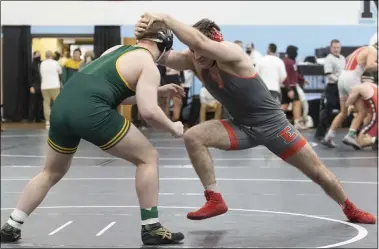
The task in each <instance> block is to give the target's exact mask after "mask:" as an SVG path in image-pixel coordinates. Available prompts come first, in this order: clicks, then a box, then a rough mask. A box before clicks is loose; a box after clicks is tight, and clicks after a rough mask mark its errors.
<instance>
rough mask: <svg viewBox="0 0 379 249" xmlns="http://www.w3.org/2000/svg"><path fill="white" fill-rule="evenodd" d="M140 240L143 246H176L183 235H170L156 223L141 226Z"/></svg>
mask: <svg viewBox="0 0 379 249" xmlns="http://www.w3.org/2000/svg"><path fill="white" fill-rule="evenodd" d="M141 239H142V242H143V244H144V245H164V244H176V243H178V242H180V241H182V240H183V239H184V235H183V234H182V233H172V232H170V231H169V230H167V228H164V227H163V226H162V225H161V223H159V222H158V223H155V224H151V225H144V226H142V230H141Z"/></svg>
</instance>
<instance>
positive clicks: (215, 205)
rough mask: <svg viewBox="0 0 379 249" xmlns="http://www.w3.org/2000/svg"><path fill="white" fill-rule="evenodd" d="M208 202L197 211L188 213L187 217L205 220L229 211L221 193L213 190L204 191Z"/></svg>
mask: <svg viewBox="0 0 379 249" xmlns="http://www.w3.org/2000/svg"><path fill="white" fill-rule="evenodd" d="M204 195H205V198H206V199H207V202H206V203H205V205H204V206H202V207H201V208H200V209H199V210H197V211H196V212H190V213H188V214H187V218H188V219H190V220H204V219H208V218H211V217H214V216H218V215H221V214H224V213H226V212H227V211H228V206H227V205H226V203H225V201H224V199H223V198H222V196H221V194H220V193H216V192H213V191H211V190H205V191H204Z"/></svg>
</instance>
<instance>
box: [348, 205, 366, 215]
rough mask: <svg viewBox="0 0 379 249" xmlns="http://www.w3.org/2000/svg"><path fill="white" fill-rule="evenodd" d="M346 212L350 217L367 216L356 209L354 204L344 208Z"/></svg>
mask: <svg viewBox="0 0 379 249" xmlns="http://www.w3.org/2000/svg"><path fill="white" fill-rule="evenodd" d="M346 213H348V214H349V216H352V217H351V218H357V217H361V218H362V217H367V216H368V213H366V212H364V211H362V210H360V209H358V208H357V207H355V206H351V207H349V208H347V209H346Z"/></svg>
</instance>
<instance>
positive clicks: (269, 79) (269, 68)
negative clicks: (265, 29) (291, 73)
mask: <svg viewBox="0 0 379 249" xmlns="http://www.w3.org/2000/svg"><path fill="white" fill-rule="evenodd" d="M276 50H277V47H276V45H275V44H273V43H270V44H269V46H268V48H267V55H266V56H264V57H262V58H261V59H260V60H259V62H258V63H257V65H256V66H255V67H256V69H257V72H258V74H259V76H260V77H261V78H262V79H263V82H264V83H265V84H266V86H267V88H268V90H270V93H271V95H272V97H273V98H274V99H275V100H276V101H278V103H279V104H280V103H281V100H280V99H281V97H280V94H281V91H280V84H282V82H283V81H284V80H285V79H286V78H287V71H286V67H285V65H284V62H283V60H281V59H280V58H279V57H278V56H277V55H276Z"/></svg>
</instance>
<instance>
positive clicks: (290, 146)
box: [265, 123, 376, 224]
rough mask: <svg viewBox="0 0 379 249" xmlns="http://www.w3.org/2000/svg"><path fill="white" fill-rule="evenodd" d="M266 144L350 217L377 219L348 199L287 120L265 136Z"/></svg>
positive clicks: (351, 218) (363, 220) (332, 176)
mask: <svg viewBox="0 0 379 249" xmlns="http://www.w3.org/2000/svg"><path fill="white" fill-rule="evenodd" d="M265 145H266V147H267V148H268V149H269V150H271V151H272V152H273V153H275V154H276V155H278V156H279V157H281V158H282V159H283V160H285V161H286V162H287V163H289V164H291V165H293V166H295V167H296V168H297V169H299V170H300V171H301V172H303V173H304V174H305V175H306V176H308V177H309V178H310V179H312V181H314V182H315V183H317V184H318V185H319V186H320V187H322V188H323V190H324V191H325V192H326V193H327V194H328V195H329V196H330V197H331V198H332V199H333V200H334V201H336V202H337V203H338V204H339V205H341V207H342V208H343V211H344V213H345V215H346V216H347V217H348V218H349V220H350V221H352V222H359V223H369V224H372V223H375V222H376V218H375V217H374V216H373V215H371V214H369V213H366V212H363V211H361V210H359V209H358V208H356V207H355V206H354V204H352V203H351V202H350V201H349V199H348V198H347V196H346V193H345V192H344V190H343V188H342V185H341V183H340V182H339V180H338V179H337V177H336V176H335V175H334V174H333V173H332V172H331V171H330V170H329V169H328V168H327V167H325V165H324V164H323V163H322V162H321V160H320V158H319V157H318V156H317V155H316V153H315V152H314V151H313V149H312V147H311V146H310V145H309V144H308V143H307V141H306V140H305V138H304V137H303V136H302V135H301V134H300V133H299V132H298V131H297V130H296V129H295V128H294V127H293V126H292V125H291V124H289V123H288V124H287V125H286V126H285V127H284V128H283V129H281V130H280V131H279V132H278V135H277V136H276V137H274V138H272V139H270V140H267V142H266V144H265Z"/></svg>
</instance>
